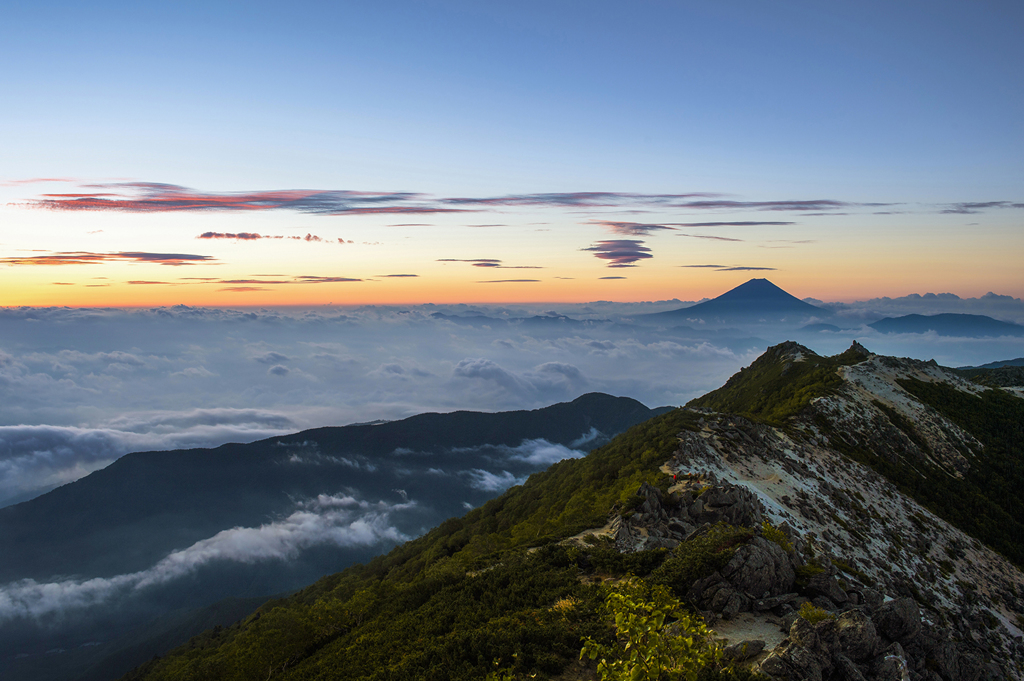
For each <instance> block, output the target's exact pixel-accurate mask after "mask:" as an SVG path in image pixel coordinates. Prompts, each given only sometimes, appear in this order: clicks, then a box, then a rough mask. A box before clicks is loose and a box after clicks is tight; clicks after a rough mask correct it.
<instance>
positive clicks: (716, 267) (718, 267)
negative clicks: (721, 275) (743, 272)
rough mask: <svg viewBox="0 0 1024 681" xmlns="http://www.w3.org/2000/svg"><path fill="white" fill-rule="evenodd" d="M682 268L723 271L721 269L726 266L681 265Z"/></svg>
mask: <svg viewBox="0 0 1024 681" xmlns="http://www.w3.org/2000/svg"><path fill="white" fill-rule="evenodd" d="M680 267H706V268H709V269H716V270H717V269H721V268H723V267H725V265H680Z"/></svg>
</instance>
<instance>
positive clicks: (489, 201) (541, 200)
mask: <svg viewBox="0 0 1024 681" xmlns="http://www.w3.org/2000/svg"><path fill="white" fill-rule="evenodd" d="M710 196H717V194H703V193H701V194H631V193H621V192H568V193H546V194H513V195H509V196H499V197H492V198H477V199H470V198H455V199H443V200H442V202H443V203H445V204H452V205H470V206H555V207H561V208H581V207H584V208H605V207H610V206H622V205H635V204H655V205H659V204H660V205H665V204H670V203H671V202H673V201H678V200H680V199H689V198H695V197H710Z"/></svg>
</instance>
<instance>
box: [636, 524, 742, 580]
mask: <svg viewBox="0 0 1024 681" xmlns="http://www.w3.org/2000/svg"><path fill="white" fill-rule="evenodd" d="M753 536H754V531H753V530H751V529H749V528H746V527H735V526H733V525H728V524H726V523H718V524H717V525H714V526H712V527H711V529H710V530H708V531H707V532H706V533H704V534H702V535H700V536H697V537H694V538H693V539H690V540H689V541H685V542H682V543H680V544H679V546H677V547H676V548H675V549H673V550H672V555H671V556H670V557H669V558H668V559H666V560H665V562H664V563H662V564H661V565H660V566H659V567H658V568H656V569H655V570H653V571H652V572H651V581H652V582H654V583H656V584H664V585H665V586H668V587H671V588H672V589H673V590H674V591H675V592H676V594H677V595H679V596H685V595H686V592H687V591H688V590H689V589H690V586H691V585H692V584H693V583H694V582H696V581H697V580H698V579H703V578H704V577H707V576H708V575H710V574H711V573H713V572H714V571H715V570H720V569H722V568H723V567H725V564H726V563H728V562H729V559H730V558H732V556H733V554H734V553H736V549H737V548H738V547H740V546H742V545H743V544H745V543H747V542H748V541H750V539H751V537H753Z"/></svg>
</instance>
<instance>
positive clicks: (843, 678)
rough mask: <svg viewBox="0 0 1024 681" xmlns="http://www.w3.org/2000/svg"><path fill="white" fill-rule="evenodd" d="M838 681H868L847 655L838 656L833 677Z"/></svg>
mask: <svg viewBox="0 0 1024 681" xmlns="http://www.w3.org/2000/svg"><path fill="white" fill-rule="evenodd" d="M832 678H834V679H837V681H867V679H866V678H865V676H864V674H862V673H861V671H860V669H858V668H857V665H855V664H854V663H853V661H852V660H851V659H850V658H848V657H846V655H843V654H839V655H836V661H835V668H834V671H833V677H832Z"/></svg>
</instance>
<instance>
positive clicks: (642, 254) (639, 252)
mask: <svg viewBox="0 0 1024 681" xmlns="http://www.w3.org/2000/svg"><path fill="white" fill-rule="evenodd" d="M643 243H644V242H643V241H640V240H638V239H615V240H611V241H598V242H597V244H596V245H594V246H590V247H589V248H584V249H581V250H584V251H591V252H592V253H593V254H594V257H596V258H600V259H601V260H608V261H609V265H608V266H609V267H635V265H634V264H633V263H635V262H637V261H639V260H644V259H647V258H653V257H654V256H652V255H651V249H649V248H647V247H646V246H644V245H643Z"/></svg>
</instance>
